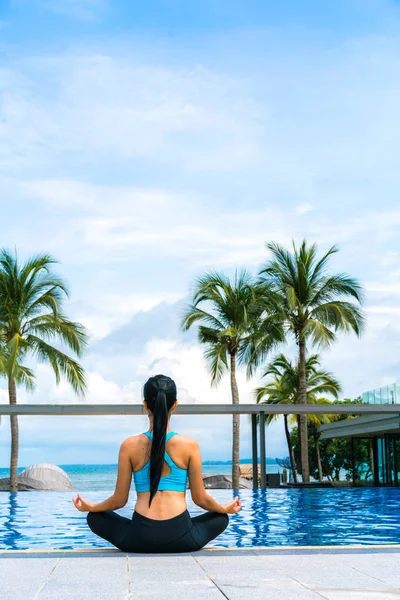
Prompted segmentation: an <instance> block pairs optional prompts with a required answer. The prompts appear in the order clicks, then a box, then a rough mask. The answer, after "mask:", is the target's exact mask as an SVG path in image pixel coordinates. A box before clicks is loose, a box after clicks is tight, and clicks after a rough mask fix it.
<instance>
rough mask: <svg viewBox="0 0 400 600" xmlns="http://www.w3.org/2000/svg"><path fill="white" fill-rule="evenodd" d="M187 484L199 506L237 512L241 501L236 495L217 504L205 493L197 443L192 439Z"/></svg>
mask: <svg viewBox="0 0 400 600" xmlns="http://www.w3.org/2000/svg"><path fill="white" fill-rule="evenodd" d="M188 470H189V485H190V493H191V496H192V500H193V502H194V503H195V504H197V506H200V508H204V510H209V511H213V512H218V513H223V514H235V513H237V512H239V510H240V508H241V506H242V503H241V502H240V500H239V498H238V497H236V498H234V500H232V502H229V503H228V504H219V502H217V501H216V500H214V498H213V497H212V496H210V494H207V492H206V490H205V488H204V483H203V473H202V466H201V454H200V448H199V446H198V444H197V443H196V442H195V441H194V440H193V441H192V449H191V455H190V460H189V468H188Z"/></svg>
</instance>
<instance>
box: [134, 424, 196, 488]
mask: <svg viewBox="0 0 400 600" xmlns="http://www.w3.org/2000/svg"><path fill="white" fill-rule="evenodd" d="M144 435H146V436H147V437H148V438H149V440H153V434H152V433H151V432H150V431H145V432H144ZM173 435H176V433H175V432H173V431H170V432H169V433H167V437H166V438H165V443H167V442H168V440H170V439H171V438H172V436H173ZM164 460H165V462H166V463H167V465H168V466H169V468H170V469H171V472H170V473H169V474H168V475H166V476H165V477H161V479H160V483H159V484H158V490H159V491H160V492H161V491H166V490H168V491H170V492H185V491H186V482H187V469H181V468H180V467H178V465H176V464H175V463H174V461H173V460H172V458H171V457H170V456H169V455H168V453H167V452H165V454H164ZM133 480H134V482H135V488H136V491H137V492H149V491H150V460H148V461H147V463H146V464H145V465H144V467H142V468H141V469H140V471H133Z"/></svg>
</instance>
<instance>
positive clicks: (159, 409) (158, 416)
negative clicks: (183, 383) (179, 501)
mask: <svg viewBox="0 0 400 600" xmlns="http://www.w3.org/2000/svg"><path fill="white" fill-rule="evenodd" d="M143 396H144V399H145V401H146V404H147V408H148V409H149V410H150V411H151V413H152V415H153V441H152V444H151V454H150V499H149V506H150V505H151V502H152V500H153V498H154V496H155V495H156V492H157V490H158V484H159V483H160V479H161V472H162V468H163V464H164V454H165V438H166V434H167V425H168V415H169V411H170V410H171V408H172V407H173V405H174V404H175V402H176V385H175V381H173V380H172V379H171V378H170V377H166V376H165V375H155V376H154V377H150V379H149V380H148V381H147V382H146V383H145V385H144V389H143Z"/></svg>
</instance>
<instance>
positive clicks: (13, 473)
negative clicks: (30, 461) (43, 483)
mask: <svg viewBox="0 0 400 600" xmlns="http://www.w3.org/2000/svg"><path fill="white" fill-rule="evenodd" d="M8 398H9V402H10V404H11V405H15V404H17V386H16V385H15V379H9V380H8ZM10 426H11V458H10V492H17V491H18V482H17V468H18V446H19V436H18V417H17V415H11V416H10Z"/></svg>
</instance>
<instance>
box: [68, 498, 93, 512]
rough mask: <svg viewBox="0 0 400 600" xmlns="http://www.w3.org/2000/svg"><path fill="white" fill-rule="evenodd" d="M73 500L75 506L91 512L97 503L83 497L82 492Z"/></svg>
mask: <svg viewBox="0 0 400 600" xmlns="http://www.w3.org/2000/svg"><path fill="white" fill-rule="evenodd" d="M72 502H73V503H74V506H75V508H77V509H78V510H79V511H81V512H90V511H91V510H92V508H93V507H94V505H95V504H94V502H90V501H89V500H85V499H84V498H82V496H81V495H80V494H78V495H77V497H76V498H72Z"/></svg>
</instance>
